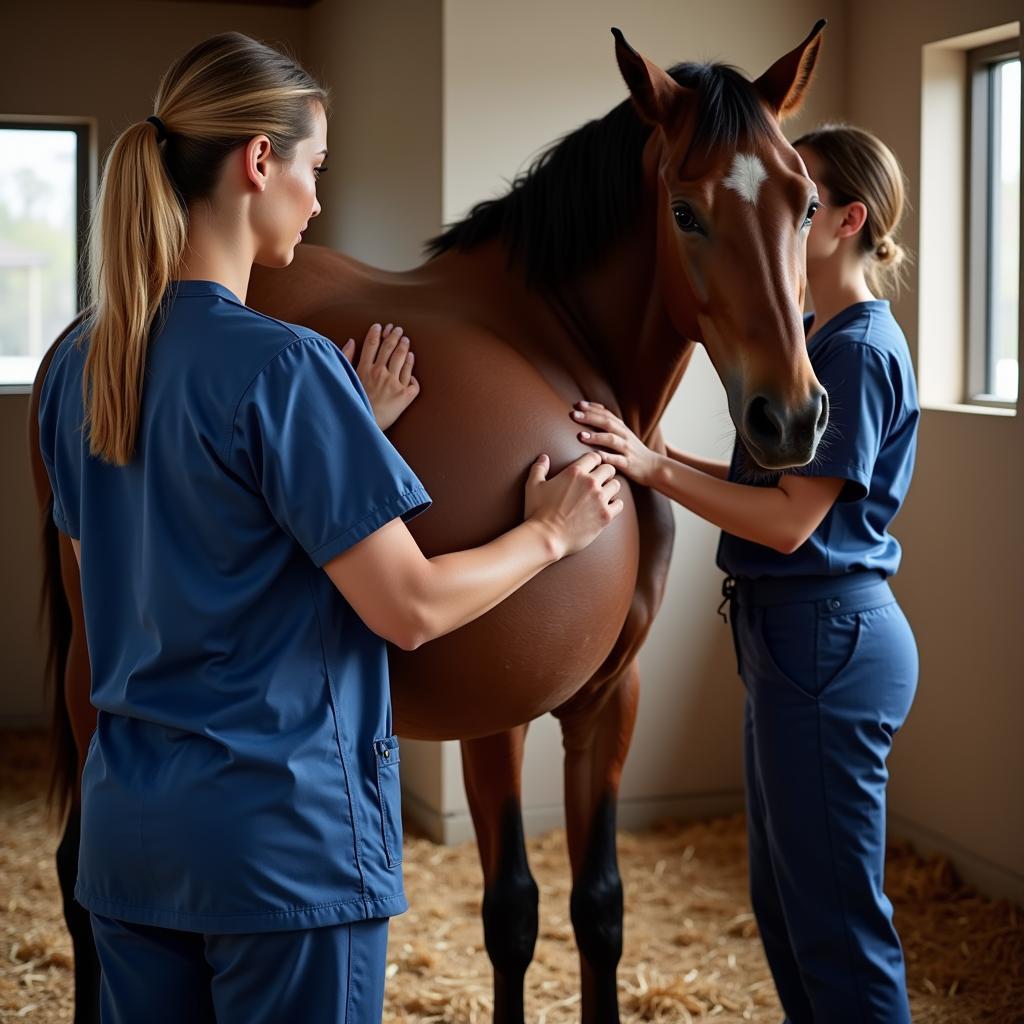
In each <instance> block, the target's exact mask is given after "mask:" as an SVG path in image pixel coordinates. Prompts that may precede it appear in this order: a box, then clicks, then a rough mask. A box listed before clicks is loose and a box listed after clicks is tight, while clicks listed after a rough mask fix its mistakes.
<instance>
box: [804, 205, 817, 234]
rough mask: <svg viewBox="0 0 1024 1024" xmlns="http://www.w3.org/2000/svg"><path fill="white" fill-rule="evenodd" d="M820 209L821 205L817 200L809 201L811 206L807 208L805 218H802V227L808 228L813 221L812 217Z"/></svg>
mask: <svg viewBox="0 0 1024 1024" xmlns="http://www.w3.org/2000/svg"><path fill="white" fill-rule="evenodd" d="M820 209H821V203H819V202H818V200H817V199H813V200H811V205H810V206H808V207H807V216H806V217H805V218H804V227H805V228H809V227H810V226H811V221H812V220H814V215H815V214H816V213H817V212H818V211H819V210H820Z"/></svg>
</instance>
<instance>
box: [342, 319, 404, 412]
mask: <svg viewBox="0 0 1024 1024" xmlns="http://www.w3.org/2000/svg"><path fill="white" fill-rule="evenodd" d="M411 344H412V343H411V342H410V341H409V339H408V338H407V337H406V336H405V335H404V334H403V333H402V328H401V327H398V326H395V325H393V324H387V325H386V326H385V327H383V328H382V327H381V325H380V324H374V325H373V326H372V327H371V328H370V329H369V331H367V332H366V338H365V339H364V340H363V349H362V351H361V352H360V353H359V363H358V364H357V365H356V373H357V374H359V379H360V380H361V381H362V384H363V387H364V388H365V390H366V397H367V398H369V399H370V405H371V406H373V416H374V419H375V420H376V421H377V426H378V427H380V429H381V430H387V429H388V427H390V426H391V424H392V423H394V422H395V420H397V419H398V417H399V416H401V415H402V413H403V412H405V410H406V409H408V408H409V406H410V405H411V404H412V402H413V400H414V399H415V398H416V396H417V395H418V394H419V393H420V384H419V381H418V380H416V378H415V377H414V376H413V375H412V368H413V363H414V362H415V361H416V357H415V356H414V355H413V353H412V348H411ZM341 351H342V353H343V354H344V355H345V357H346V358H347V359H348V361H349V362H352V359H353V357H354V356H355V353H356V343H355V340H354V339H353V338H349V339H348V341H347V342H345V344H344V346H343V347H342V349H341Z"/></svg>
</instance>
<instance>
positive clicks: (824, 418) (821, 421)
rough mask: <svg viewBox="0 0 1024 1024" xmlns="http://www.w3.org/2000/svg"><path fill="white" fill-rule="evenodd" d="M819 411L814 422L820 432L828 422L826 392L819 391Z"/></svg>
mask: <svg viewBox="0 0 1024 1024" xmlns="http://www.w3.org/2000/svg"><path fill="white" fill-rule="evenodd" d="M820 402H821V412H819V413H818V422H817V424H816V426H817V430H818V432H819V433H820V432H821V431H823V430H824V429H825V426H826V425H827V424H828V394H827V393H826V392H824V391H823V392H822V393H821V398H820Z"/></svg>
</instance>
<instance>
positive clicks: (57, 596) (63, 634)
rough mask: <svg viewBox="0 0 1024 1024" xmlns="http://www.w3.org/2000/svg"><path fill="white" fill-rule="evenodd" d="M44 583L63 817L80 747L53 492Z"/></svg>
mask: <svg viewBox="0 0 1024 1024" xmlns="http://www.w3.org/2000/svg"><path fill="white" fill-rule="evenodd" d="M41 527H42V530H41V539H42V553H43V585H42V593H41V595H40V596H41V600H40V607H39V613H40V618H43V619H45V620H46V624H47V627H48V640H49V644H48V647H47V652H46V679H47V694H48V697H49V699H50V702H51V711H50V754H51V759H50V786H49V790H48V791H47V802H48V803H49V805H50V808H51V809H52V810H55V811H56V812H57V814H58V815H59V816H60V817H61V819H63V817H64V815H65V814H66V813H67V811H68V809H69V808H70V806H71V805H72V803H74V798H75V787H76V786H77V784H78V747H77V745H76V744H75V735H74V733H73V732H72V731H71V717H70V715H69V714H68V707H67V702H66V700H65V697H64V678H65V673H66V671H67V665H68V652H69V651H70V650H71V605H70V604H68V599H67V595H66V594H65V593H64V581H63V578H62V576H61V569H60V540H59V536H58V533H57V527H56V526H55V525H54V522H53V495H52V494H51V495H50V498H49V500H48V501H47V502H46V505H45V506H44V507H43V521H42V523H41Z"/></svg>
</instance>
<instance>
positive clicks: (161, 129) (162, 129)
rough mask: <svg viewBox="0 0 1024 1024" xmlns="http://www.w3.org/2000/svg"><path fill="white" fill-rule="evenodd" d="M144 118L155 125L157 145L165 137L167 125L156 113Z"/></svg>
mask: <svg viewBox="0 0 1024 1024" xmlns="http://www.w3.org/2000/svg"><path fill="white" fill-rule="evenodd" d="M146 120H147V121H148V122H149V123H150V124H151V125H154V126H155V127H156V141H157V145H159V144H160V143H161V142H163V141H164V140H165V139H166V138H167V134H168V133H167V125H165V124H164V123H163V121H161V120H160V118H159V117H157V116H156V114H153V115H152V116H151V117H147V118H146Z"/></svg>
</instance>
